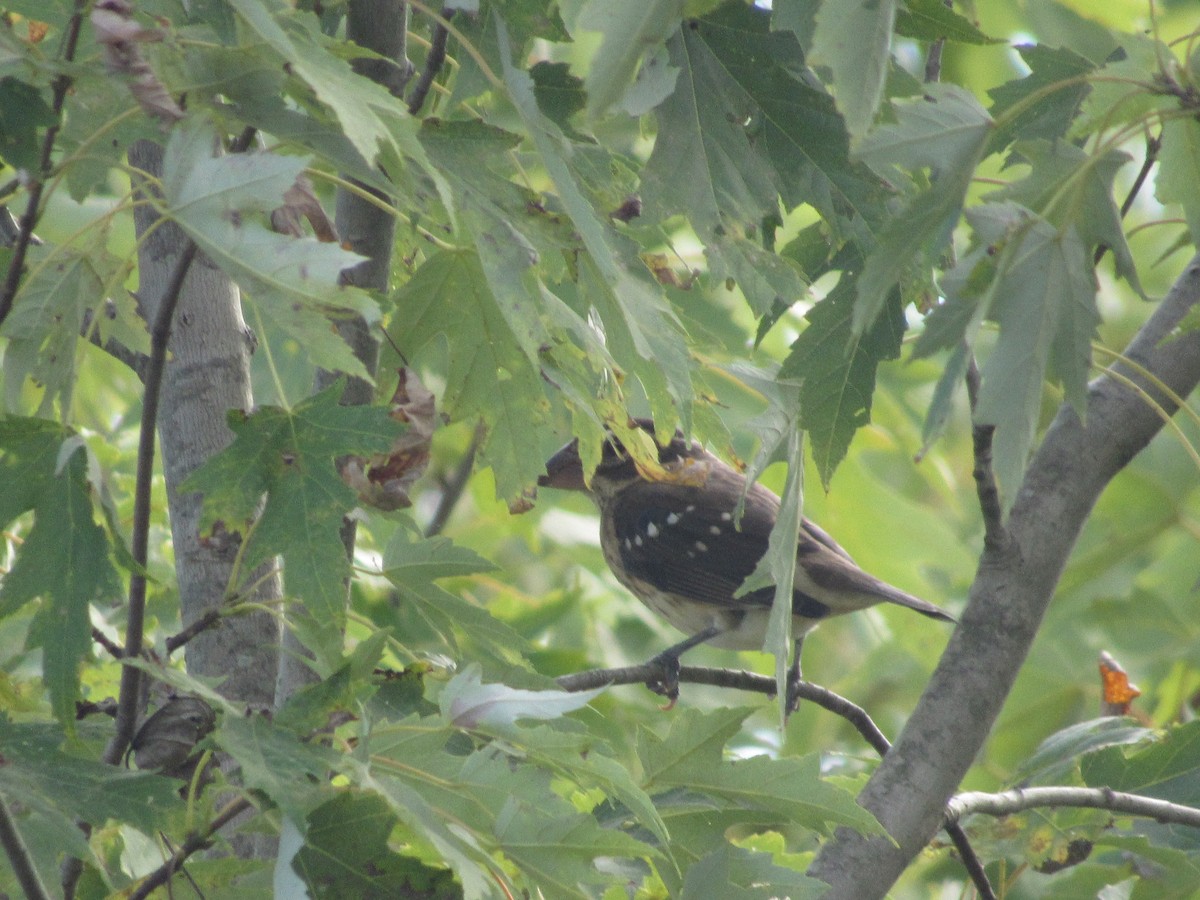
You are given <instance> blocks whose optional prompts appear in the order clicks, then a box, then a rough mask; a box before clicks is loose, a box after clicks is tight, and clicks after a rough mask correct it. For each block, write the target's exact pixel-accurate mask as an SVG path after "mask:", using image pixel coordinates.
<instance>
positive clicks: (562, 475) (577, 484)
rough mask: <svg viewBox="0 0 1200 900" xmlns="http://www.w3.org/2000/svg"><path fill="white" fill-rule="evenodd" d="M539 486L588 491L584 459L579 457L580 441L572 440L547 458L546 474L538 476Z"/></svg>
mask: <svg viewBox="0 0 1200 900" xmlns="http://www.w3.org/2000/svg"><path fill="white" fill-rule="evenodd" d="M537 483H538V487H549V488H558V489H559V490H562V491H586V490H587V485H586V484H585V483H584V481H583V461H582V460H580V458H579V441H571V443H569V444H567V445H566V446H564V447H563V448H562V449H561V450H559V451H558V452H557V453H555V454H554V455H553V456H552V457H550V458H549V459H548V460H546V474H545V475H539V476H538V482H537Z"/></svg>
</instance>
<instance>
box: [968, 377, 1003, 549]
mask: <svg viewBox="0 0 1200 900" xmlns="http://www.w3.org/2000/svg"><path fill="white" fill-rule="evenodd" d="M966 381H967V399H968V400H969V401H970V404H971V413H972V417H973V416H974V413H975V407H976V406H977V405H978V402H979V364H978V363H977V362H975V356H974V354H972V355H971V362H970V364H969V365H968V366H967V375H966ZM995 434H996V426H995V425H979V424H974V423H973V424H972V425H971V448H972V452H973V456H974V459H975V467H974V468H973V469H972V470H971V475H972V477H973V478H974V479H975V493H976V495H977V496H978V497H979V512H980V515H982V517H983V545H984V546H985V547H991V548H992V549H993V550H996V551H1003V550H1004V548H1005V547H1007V546H1008V540H1009V536H1008V531H1007V530H1006V529H1005V527H1004V504H1002V503H1001V502H1000V486H999V485H998V484H997V483H996V472H995V470H994V469H993V468H992V438H993V437H994V436H995Z"/></svg>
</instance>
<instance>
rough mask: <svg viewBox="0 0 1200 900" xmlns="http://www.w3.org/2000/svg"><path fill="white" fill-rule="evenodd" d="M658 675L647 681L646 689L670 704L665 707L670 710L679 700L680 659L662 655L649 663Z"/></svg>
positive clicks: (675, 656) (673, 655)
mask: <svg viewBox="0 0 1200 900" xmlns="http://www.w3.org/2000/svg"><path fill="white" fill-rule="evenodd" d="M646 665H648V666H652V667H654V668H656V669H658V673H657V674H656V675H654V676H652V677H651V678H649V679H647V680H646V687H648V688H650V690H652V691H654V693H656V694H658V695H659V696H661V697H666V698H667V700H669V701H670V702H669V703H668V704H667V705H666V706H665V707H663V708H664V709H670V708H671V707H673V706H674V705H675V702H676V701H677V700H678V699H679V657H678V656H677V655H675V654H673V653H660V654H659V655H658V656H656V657H654V658H653V659H652V660H650V661H649V662H648V663H646Z"/></svg>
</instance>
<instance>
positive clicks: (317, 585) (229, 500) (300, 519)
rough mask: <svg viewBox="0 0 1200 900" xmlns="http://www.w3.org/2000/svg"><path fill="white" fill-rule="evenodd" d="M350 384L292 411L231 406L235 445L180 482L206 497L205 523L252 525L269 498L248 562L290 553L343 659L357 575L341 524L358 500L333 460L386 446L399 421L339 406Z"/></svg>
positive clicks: (311, 605) (288, 570) (303, 595)
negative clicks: (349, 598) (349, 596)
mask: <svg viewBox="0 0 1200 900" xmlns="http://www.w3.org/2000/svg"><path fill="white" fill-rule="evenodd" d="M341 388H342V385H341V383H340V382H338V383H335V384H334V385H332V386H331V387H329V388H328V389H326V390H324V391H322V392H321V393H319V394H317V395H315V396H313V397H310V398H308V399H307V400H305V401H304V402H303V403H301V404H299V405H298V406H296V407H295V408H294V409H291V410H287V409H283V408H281V407H277V406H267V407H262V408H260V409H258V410H256V411H255V412H253V413H251V414H246V413H243V412H239V411H234V412H231V413H230V414H229V427H230V428H231V429H232V430H233V433H234V440H233V443H232V444H230V445H229V447H227V448H226V449H225V450H223V451H222V452H221V453H219V454H217V455H216V456H214V457H213V458H212V459H210V460H209V461H208V462H206V463H205V464H204V465H203V466H201V467H200V468H199V469H197V470H196V471H195V472H193V473H192V474H191V475H190V476H189V477H188V479H187V480H186V481H185V482H184V484H183V485H182V486H181V488H180V489H181V490H183V491H200V492H201V493H203V494H204V518H203V520H202V524H201V527H202V528H210V527H211V526H212V525H213V524H214V523H215V522H217V521H221V522H223V524H224V526H225V528H227V529H228V530H230V531H243V532H244V531H245V528H246V525H247V523H249V522H250V521H251V520H253V519H254V518H255V513H256V510H257V508H258V505H259V502H260V500H261V498H262V497H263V495H264V494H265V495H266V505H265V506H264V507H263V510H262V513H261V515H259V516H258V520H257V524H256V525H255V527H254V529H253V532H252V533H251V535H250V537H249V542H250V543H249V546H248V547H247V549H246V553H245V560H244V562H245V569H246V570H247V571H249V570H251V569H253V568H254V567H256V566H257V565H258V564H259V563H261V562H263V561H265V560H267V559H270V558H271V557H273V556H276V555H282V556H283V563H284V578H285V583H286V586H287V591H288V593H289V594H290V595H291V596H293V597H297V598H299V599H300V600H301V601H303V603H304V607H305V609H306V610H307V612H308V613H309V614H310V615H311V616H312V617H313V619H314V620H315V622H316V624H317V625H318V626H320V630H321V631H322V633H326V634H329V635H330V641H331V644H330V646H328V647H325V648H323V649H324V650H325V651H327V652H328V654H329V656H328V660H333V659H337V658H339V657H340V650H341V637H340V635H341V625H342V623H343V622H344V621H345V604H346V589H345V585H344V579H345V578H348V577H349V574H350V563H349V561H348V560H347V558H346V550H345V547H344V546H343V545H342V541H341V537H340V534H339V530H340V528H341V526H342V517H343V516H344V515H345V514H346V513H347V512H349V511H350V510H351V509H352V508H353V507H354V505H355V503H356V497H355V494H354V492H353V491H352V490H350V488H349V487H347V486H346V484H345V483H344V482H343V481H342V478H341V476H340V475H339V474H338V471H337V468H336V466H335V464H334V461H335V459H336V458H337V457H339V456H343V455H347V454H363V455H366V454H371V453H377V452H383V451H386V450H387V449H388V448H389V447H390V446H391V443H392V441H393V439H394V438H395V437H396V434H397V430H398V428H399V427H400V426H399V425H398V424H397V423H396V421H395V420H393V419H392V418H391V416H390V415H389V414H388V411H387V410H386V409H382V408H380V407H371V406H353V407H352V406H340V405H339V404H338V397H339V396H340V394H341ZM326 626H328V627H326ZM334 644H336V646H334ZM314 649H315V648H314ZM319 655H320V654H319Z"/></svg>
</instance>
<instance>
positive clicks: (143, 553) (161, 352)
mask: <svg viewBox="0 0 1200 900" xmlns="http://www.w3.org/2000/svg"><path fill="white" fill-rule="evenodd" d="M197 249H198V248H197V247H196V243H195V241H191V240H189V241H188V242H187V246H186V247H185V248H184V251H183V253H182V254H180V256H179V259H178V260H177V261H176V263H175V269H174V270H173V271H172V273H171V280H170V281H169V282H168V284H167V287H166V290H165V291H164V292H163V297H162V299H161V300H160V301H159V304H158V309H157V312H156V313H155V316H154V322H153V325H152V327H151V329H150V359H149V361H148V362H147V364H146V377H145V391H144V392H143V396H142V420H141V424H140V426H139V427H140V431H139V433H138V455H137V476H136V481H135V487H134V494H133V525H132V534H131V536H130V542H129V543H130V547H129V549H130V554H131V555H132V556H133V560H134V563H135V565H134V567H133V573H132V574H131V575H130V578H129V612H128V616H127V618H126V623H125V648H124V653H125V656H126V657H138V656H141V654H142V639H143V638H144V637H145V627H146V575H145V572H146V566H147V562H148V556H149V543H150V516H151V509H150V490H151V481H152V479H153V476H154V437H155V428H156V426H157V423H158V405H159V399H160V388H161V387H162V379H163V369H164V368H165V366H166V363H167V343H168V341H169V340H170V337H171V319H172V318H173V317H174V315H175V307H176V306H177V305H178V303H179V296H180V294H181V293H182V291H183V282H184V279H185V278H186V277H187V273H188V270H189V269H190V268H191V266H192V261H193V260H194V259H195V258H196V253H197ZM141 674H142V673H141V670H139V669H136V668H134V667H133V666H122V668H121V687H120V692H119V694H118V697H117V716H116V727H115V728H114V731H113V736H112V737H111V738H110V739H109V741H108V744H107V746H105V748H104V754H103V756H102V757H101V759H102V760H103V761H104V762H106V763H108V764H109V765H110V766H115V765H116V764H117V763H118V762H120V760H121V758H122V757H123V756H124V755H125V751H126V750H127V749H128V748H129V745H130V742H131V741H132V740H133V733H134V729H135V728H136V727H137V719H138V712H139V706H140V703H139V701H140V699H141ZM80 827H81V828H82V829H83V831H84V833H85V834H86V833H87V832H88V831H89V826H87V824H86V823H80ZM82 871H83V866H82V862H81V861H80V860H78V859H68V860H66V861H64V863H63V868H62V888H63V896H64V897H68V898H69V897H72V896H74V894H75V885H76V884H77V882H78V881H79V875H80V873H81V872H82Z"/></svg>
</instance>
